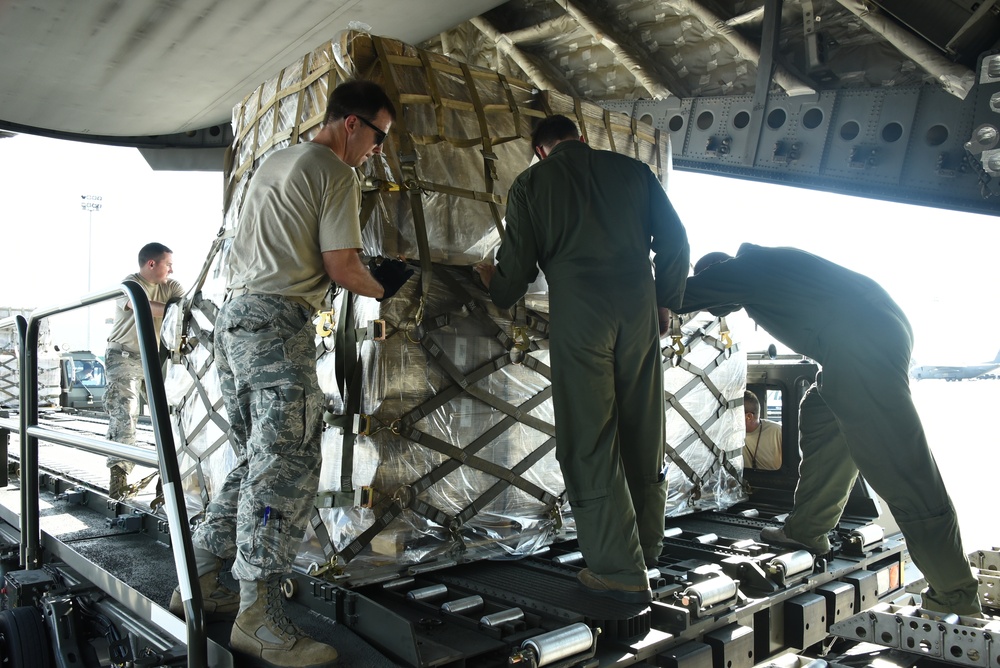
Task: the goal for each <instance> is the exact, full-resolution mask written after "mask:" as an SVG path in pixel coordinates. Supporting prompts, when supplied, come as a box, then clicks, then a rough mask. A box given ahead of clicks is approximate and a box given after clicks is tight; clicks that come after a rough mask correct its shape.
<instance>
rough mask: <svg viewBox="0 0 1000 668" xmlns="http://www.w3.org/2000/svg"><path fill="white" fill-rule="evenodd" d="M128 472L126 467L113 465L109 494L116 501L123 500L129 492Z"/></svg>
mask: <svg viewBox="0 0 1000 668" xmlns="http://www.w3.org/2000/svg"><path fill="white" fill-rule="evenodd" d="M128 491H129V490H128V473H127V472H126V471H125V469H124V467H121V466H118V465H117V464H115V465H114V466H112V467H111V480H110V481H109V482H108V496H109V497H110V498H112V499H115V500H116V501H119V500H122V499H124V498H125V496H126V494H128Z"/></svg>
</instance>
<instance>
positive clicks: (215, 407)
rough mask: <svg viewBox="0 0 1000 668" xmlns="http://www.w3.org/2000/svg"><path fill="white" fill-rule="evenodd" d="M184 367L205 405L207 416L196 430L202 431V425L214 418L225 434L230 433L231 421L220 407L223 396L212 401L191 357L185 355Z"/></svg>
mask: <svg viewBox="0 0 1000 668" xmlns="http://www.w3.org/2000/svg"><path fill="white" fill-rule="evenodd" d="M184 369H185V370H186V371H187V372H188V374H190V376H191V378H193V379H194V389H195V391H196V392H197V393H198V397H199V398H200V399H201V403H202V405H204V407H205V417H204V418H202V421H201V422H200V423H199V424H198V425H197V426H196V427H195V429H194V431H196V432H197V431H200V430H201V428H202V427H204V426H205V424H206V423H207V421H208V420H212V422H214V423H215V425H216V426H217V427H218V428H219V429H221V430H222V433H223V434H228V433H229V422H227V421H226V420H225V418H223V417H222V416H221V415H220V414H219V409H220V408H222V397H221V396H220V397H219V401H218V402H217V403H214V404H213V403H212V400H211V399H210V398H209V397H208V392H206V391H205V386H204V385H202V383H201V377H200V376H199V374H198V372H197V371H195V369H194V365H193V364H192V363H191V358H190V357H187V356H185V357H184Z"/></svg>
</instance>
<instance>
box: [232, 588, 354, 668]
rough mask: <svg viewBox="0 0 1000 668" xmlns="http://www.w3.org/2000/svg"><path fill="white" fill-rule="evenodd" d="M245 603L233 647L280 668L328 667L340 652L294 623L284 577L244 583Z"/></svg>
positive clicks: (238, 621)
mask: <svg viewBox="0 0 1000 668" xmlns="http://www.w3.org/2000/svg"><path fill="white" fill-rule="evenodd" d="M240 593H241V595H242V596H241V598H242V599H243V600H242V604H241V606H240V607H241V610H240V614H239V616H238V617H236V623H235V624H233V632H232V634H231V635H230V636H229V646H230V647H231V648H232V649H233V650H234V651H236V652H241V653H243V654H246V655H247V656H249V657H251V658H253V659H256V660H260V661H264V662H266V663H267V664H268V665H271V666H275V667H277V668H326V666H332V665H333V664H335V663H336V662H337V650H336V649H334V648H333V647H331V646H330V645H326V644H324V643H321V642H318V641H316V640H313V639H312V638H310V637H309V636H308V635H306V633H305V632H304V631H302V630H301V629H299V628H298V627H296V626H295V624H293V623H292V620H290V619H289V618H288V617H287V616H286V615H285V611H284V608H283V607H282V600H283V599H282V594H281V576H280V575H272V576H271V577H269V578H268V579H267V580H258V581H242V580H241V581H240Z"/></svg>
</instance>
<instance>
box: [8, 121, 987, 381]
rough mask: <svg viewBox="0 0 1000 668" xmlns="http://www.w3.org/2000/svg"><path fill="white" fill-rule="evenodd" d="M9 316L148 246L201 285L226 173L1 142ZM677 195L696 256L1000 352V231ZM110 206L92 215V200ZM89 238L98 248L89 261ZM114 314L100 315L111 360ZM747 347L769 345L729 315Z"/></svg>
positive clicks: (920, 212)
mask: <svg viewBox="0 0 1000 668" xmlns="http://www.w3.org/2000/svg"><path fill="white" fill-rule="evenodd" d="M0 187H2V189H0V229H2V230H3V261H2V262H0V306H3V307H22V308H37V307H52V306H59V305H64V304H69V303H72V302H74V301H76V299H78V298H79V297H80V296H82V295H84V294H86V293H87V292H88V289H87V286H88V268H89V285H90V286H91V290H90V291H93V292H96V291H99V290H103V289H107V288H111V287H113V286H115V285H116V284H117V283H119V282H120V281H121V280H122V279H123V278H124V277H125V276H126V275H128V274H129V273H131V272H134V271H136V270H137V268H138V264H137V260H136V254H137V252H138V250H139V248H140V247H141V246H142V245H143V244H145V243H148V242H150V241H159V242H160V243H164V244H166V245H167V246H169V247H170V248H171V249H173V251H174V258H173V259H174V272H175V273H174V278H176V279H177V280H179V281H180V282H181V283H182V284H183V285H184V286H185V287H187V286H190V285H191V283H192V282H193V281H194V279H195V278H196V276H197V274H198V272H199V271H200V269H201V266H202V264H203V262H204V261H205V258H206V256H207V253H208V251H209V248H210V246H211V243H212V240H213V239H214V238H215V235H216V233H217V232H218V229H219V227H220V226H221V224H222V192H223V179H222V174H221V173H218V172H154V171H153V170H152V169H151V168H150V167H149V166H148V165H147V164H146V162H145V160H143V158H142V156H141V155H140V154H139V152H138V151H137V150H135V149H129V148H117V147H108V146H99V145H94V144H83V143H77V142H67V141H61V140H55V139H47V138H41V137H33V136H28V135H19V136H16V137H13V138H10V139H2V140H0ZM668 193H669V195H670V198H671V200H672V202H673V204H674V207H675V208H676V209H677V211H678V213H679V214H680V216H681V219H682V220H683V221H684V224H685V227H686V228H687V232H688V237H689V240H690V243H691V256H692V259H696V258H698V257H700V256H701V255H703V254H704V253H707V252H710V251H716V250H721V251H725V252H728V253H730V254H734V253H735V252H736V250H737V249H738V248H739V245H740V244H741V243H742V242H744V241H750V242H753V243H757V244H761V245H765V246H794V247H797V248H801V249H803V250H807V251H809V252H812V253H815V254H817V255H821V256H823V257H826V258H827V259H830V260H832V261H834V262H837V263H838V264H842V265H844V266H846V267H848V268H850V269H853V270H855V271H858V272H861V273H863V274H866V275H868V276H870V277H871V278H873V279H875V280H876V281H878V282H879V283H880V284H882V286H883V287H885V288H886V290H888V291H889V294H891V295H892V296H893V297H894V299H895V300H896V301H897V302H898V303H899V304H900V306H901V307H902V308H903V310H904V311H905V312H906V314H907V316H908V317H909V318H910V321H911V323H912V324H913V326H914V331H915V335H916V345H915V348H914V358H915V359H917V360H919V361H920V362H921V363H959V364H960V363H974V362H979V361H985V360H990V359H993V357H994V356H995V354H996V352H997V350H998V349H1000V300H998V299H997V297H998V294H997V293H998V289H997V286H996V273H997V272H996V267H995V264H996V262H997V256H998V250H1000V219H997V218H996V217H993V216H983V215H974V214H966V213H959V212H953V211H946V210H942V209H931V208H926V207H917V206H909V205H903V204H896V203H889V202H881V201H877V200H870V199H863V198H856V197H847V196H843V195H834V194H831V193H823V192H818V191H810V190H805V189H800V188H792V187H788V186H777V185H770V184H764V183H756V182H751V181H743V180H738V179H730V178H724V177H718V176H709V175H703V174H694V173H691V172H681V171H674V172H673V173H672V174H671V175H670V178H669V183H668ZM83 195H98V196H100V197H102V209H101V211H99V212H97V213H94V214H92V215H91V216H88V214H87V213H86V212H84V211H83V210H82V209H81V206H80V204H81V196H83ZM88 240H89V241H90V242H91V250H90V258H89V261H88ZM111 315H112V311H111V306H110V304H109V305H107V306H105V307H101V306H96V307H93V309H92V322H91V331H90V337H89V338H90V339H91V342H90V347H92V348H96V349H98V350H102V349H103V341H104V339H105V338H106V335H107V330H108V328H109V327H110V325H108V324H107V323H106V322H105V321H106V320H107V319H108V318H110V317H111ZM729 320H730V325H731V326H732V327H733V331H734V335H736V336H737V338H738V340H742V341H744V342H745V344H746V345H745V346H744V347H745V348H748V346H749V348H748V349H751V350H756V349H762V348H763V347H765V346H766V345H767V343H769V342H771V339H770V338H769V337H767V336H766V334H765V333H762V332H755V331H754V328H753V325H752V323H750V322H748V321H747V322H743V321H741V320H740V319H738V318H733V317H731V318H730V319H729ZM52 328H53V336H54V338H55V339H56V342H57V343H58V342H62V343H63V345H69V346H70V347H72V348H85V347H87V345H86V343H87V338H88V337H87V326H86V318H85V317H83V316H82V315H81V316H75V317H70V316H63V317H62V318H61V319H60V320H59V321H58V322H55V321H54V322H53V324H52Z"/></svg>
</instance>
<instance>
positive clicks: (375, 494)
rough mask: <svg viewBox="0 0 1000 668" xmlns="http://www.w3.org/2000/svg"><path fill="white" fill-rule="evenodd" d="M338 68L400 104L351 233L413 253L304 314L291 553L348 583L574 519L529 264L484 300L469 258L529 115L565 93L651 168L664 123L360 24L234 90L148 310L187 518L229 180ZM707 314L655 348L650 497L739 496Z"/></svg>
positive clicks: (662, 152)
mask: <svg viewBox="0 0 1000 668" xmlns="http://www.w3.org/2000/svg"><path fill="white" fill-rule="evenodd" d="M356 77H357V78H368V79H373V80H375V81H378V82H380V83H382V84H383V85H384V87H385V88H386V90H387V92H389V94H390V96H391V97H392V98H393V100H394V102H395V104H396V106H397V110H398V117H397V120H396V122H395V123H394V124H393V127H392V130H391V132H390V135H389V138H388V139H387V140H386V144H385V147H384V151H383V154H382V155H380V156H375V157H374V158H373V159H371V160H370V161H369V165H368V166H367V167H366V168H365V173H364V174H363V175H362V181H363V183H364V185H365V189H366V191H367V192H366V196H365V198H364V204H363V209H362V221H363V224H364V230H363V239H364V245H365V248H364V253H365V254H366V255H367V256H371V257H376V256H388V257H395V256H397V255H402V256H405V257H406V258H408V260H409V261H410V262H411V264H412V265H413V266H414V269H415V270H416V272H417V273H416V276H415V277H414V278H413V279H411V280H410V281H409V282H408V283H407V284H406V285H405V286H404V287H403V289H402V290H401V291H400V292H399V293H398V294H397V295H396V296H395V297H393V298H392V299H390V300H386V301H385V302H384V303H380V302H377V301H375V300H373V299H368V298H364V297H358V296H355V295H351V294H348V293H344V292H343V291H341V292H340V293H338V294H337V295H336V297H335V298H334V301H333V304H332V308H331V309H330V310H329V311H325V312H321V313H319V314H317V317H316V319H315V324H316V328H317V337H316V344H317V348H316V358H317V371H318V375H319V380H320V386H321V387H322V389H323V391H324V393H325V395H326V404H327V405H326V414H325V422H326V425H325V430H324V434H323V441H322V448H323V467H322V472H321V480H320V489H319V492H318V494H317V496H316V503H315V505H316V510H315V513H314V514H313V518H312V522H311V528H310V530H309V531H308V532H307V539H306V541H305V543H304V544H303V547H302V550H301V552H300V554H299V556H298V559H297V561H296V564H297V567H298V568H301V569H302V570H305V571H309V572H313V573H322V574H323V575H324V576H327V577H331V578H335V579H336V580H337V581H338V582H341V583H345V584H358V583H362V582H366V581H372V580H376V579H380V578H384V577H391V576H392V574H393V573H397V572H400V571H404V570H406V569H407V568H411V567H413V566H414V565H417V564H421V565H427V566H430V567H433V565H434V564H441V565H444V564H448V563H452V562H455V561H470V560H477V559H484V558H496V557H504V558H515V557H520V556H524V555H528V554H532V553H535V552H537V551H539V550H542V549H545V547H546V546H547V545H549V544H550V543H552V542H553V541H558V540H563V539H567V538H572V537H573V535H574V524H573V517H572V509H571V508H570V507H569V505H568V504H567V503H566V500H565V498H564V490H565V487H564V485H563V481H562V476H561V473H560V471H559V466H558V463H557V462H556V460H555V456H554V450H555V433H556V426H555V424H554V418H553V414H552V402H551V398H550V395H551V384H550V373H549V367H548V343H549V342H548V299H547V295H546V294H545V292H544V282H540V283H539V287H538V288H537V291H536V292H533V293H532V294H529V295H527V296H526V298H525V299H524V300H522V302H521V303H519V304H518V305H517V306H516V307H515V308H514V309H510V310H501V309H497V308H496V307H495V306H493V304H492V303H491V302H490V300H489V297H488V295H487V293H486V291H485V290H484V289H483V287H482V285H481V283H480V282H479V281H478V279H477V278H476V275H475V272H474V271H473V269H472V265H473V264H474V263H476V262H479V261H481V260H483V259H484V258H488V257H491V255H492V253H493V252H494V251H495V249H496V247H497V246H498V245H499V243H500V239H501V236H502V232H503V214H504V205H505V196H506V192H507V189H508V187H509V185H510V183H511V182H512V181H513V179H514V177H516V176H517V174H519V173H520V172H521V171H523V170H524V169H525V168H526V167H528V165H529V163H530V161H531V158H532V152H531V149H530V140H529V135H530V130H531V122H532V119H534V118H540V117H543V116H545V115H547V114H550V113H564V114H567V115H569V116H570V117H572V118H574V119H575V120H576V121H577V123H578V125H579V126H580V127H581V129H582V131H583V133H584V134H585V136H586V137H587V139H588V141H589V142H590V143H591V144H592V145H594V146H596V147H597V148H605V149H609V150H615V151H618V152H622V153H626V154H628V155H632V156H634V157H637V158H639V159H641V160H643V161H644V162H646V163H647V164H648V165H650V168H651V169H653V170H654V173H656V174H657V175H658V176H659V177H660V179H661V180H662V181H664V182H665V180H666V176H667V172H668V168H669V144H668V142H667V138H666V136H665V135H662V134H660V133H659V132H658V131H657V130H655V129H653V128H651V127H650V126H648V125H646V124H644V123H639V122H637V121H635V120H634V119H632V118H630V117H627V116H624V115H621V114H616V113H611V112H608V111H606V110H604V109H602V108H600V107H599V106H597V105H594V104H592V103H589V102H585V101H582V100H578V99H574V98H569V97H566V96H563V95H559V94H554V93H546V92H540V91H537V90H534V89H532V87H531V86H530V85H528V84H526V83H524V82H522V81H518V80H515V79H511V78H508V77H504V76H502V75H500V74H498V73H496V72H492V71H489V70H485V69H482V68H476V67H471V66H469V65H465V64H463V63H460V62H458V61H455V60H452V59H449V58H445V57H443V56H441V55H439V54H434V53H430V52H427V51H422V50H420V49H416V48H414V47H412V46H408V45H405V44H402V43H400V42H398V41H394V40H390V39H385V38H381V37H375V36H371V35H367V34H364V33H357V32H351V33H347V34H345V35H344V36H343V37H342V38H341V39H340V40H337V41H333V42H329V43H326V44H323V45H321V46H320V47H319V48H317V49H315V50H313V51H312V52H311V53H309V54H307V55H306V56H305V57H303V58H302V59H300V60H298V61H296V62H295V63H293V64H292V65H290V66H289V67H286V68H285V69H283V70H282V71H281V72H279V73H278V74H277V75H276V76H275V77H272V78H271V79H269V80H268V81H266V82H265V83H264V84H262V85H261V86H260V87H258V88H257V89H256V90H255V91H254V92H253V93H251V95H249V96H248V97H247V98H246V99H245V100H244V101H243V102H242V103H241V104H240V105H239V106H238V107H237V108H236V109H235V110H234V119H233V122H234V128H235V140H234V145H233V147H232V150H231V152H230V159H229V161H228V167H227V193H226V210H225V215H224V223H223V226H222V229H221V230H220V233H219V236H218V239H217V240H216V242H215V243H214V244H213V247H212V250H211V252H210V255H209V261H207V262H206V264H205V267H204V269H203V272H202V276H201V277H199V280H198V284H197V286H196V289H195V290H193V291H192V294H193V296H192V297H190V298H188V299H186V300H185V301H184V302H183V303H182V304H180V305H178V306H177V307H172V308H171V309H170V310H169V311H168V314H167V317H166V318H165V320H164V327H163V342H164V345H165V346H167V347H169V348H171V350H172V357H171V363H170V366H169V368H168V373H167V374H166V383H167V388H168V400H169V402H170V404H171V406H172V407H173V411H174V426H175V430H176V435H175V436H176V442H177V445H178V457H179V460H180V463H181V470H182V474H183V478H184V481H185V490H186V493H187V502H188V508H189V512H190V514H191V516H192V517H193V518H194V519H197V516H198V515H199V513H200V512H201V511H202V509H203V508H204V507H205V505H206V504H207V503H208V501H209V499H211V497H212V494H213V493H214V490H216V489H218V488H219V487H220V486H221V484H222V482H223V480H224V479H225V476H226V474H227V473H228V472H229V470H230V468H231V467H232V466H233V464H234V455H233V453H232V450H231V448H229V447H228V441H227V437H226V433H227V430H228V424H227V422H226V418H225V414H224V410H223V408H222V399H221V392H220V388H219V382H218V377H217V375H216V373H215V370H214V368H213V364H212V351H213V346H212V328H213V323H214V321H215V316H216V314H217V313H218V308H219V306H220V305H221V304H222V298H223V295H224V288H225V273H226V266H227V262H226V260H227V253H228V250H229V245H230V243H229V240H230V239H231V237H232V235H233V234H234V231H235V226H236V224H237V221H238V215H239V209H240V206H241V204H242V201H243V196H244V194H245V192H246V188H247V185H248V184H249V182H250V180H251V179H252V178H253V173H254V169H255V168H256V166H257V165H259V163H260V161H261V160H263V159H265V158H266V156H267V154H268V153H269V152H270V151H273V150H277V149H279V148H282V147H284V146H288V145H290V144H292V143H295V142H299V141H304V140H307V139H308V138H309V137H311V136H312V135H313V134H314V133H315V131H316V130H317V129H318V127H319V124H320V122H321V120H322V115H323V111H324V108H325V103H326V99H327V96H328V94H329V91H331V90H332V89H333V88H334V87H335V86H336V85H338V84H339V83H340V82H342V81H344V80H347V79H350V78H356ZM722 328H724V323H723V322H721V321H719V320H718V319H713V318H710V317H708V316H700V315H699V316H696V317H693V318H685V319H684V322H683V324H681V325H680V326H679V329H678V330H676V333H677V337H676V338H675V339H673V340H671V343H670V345H669V346H667V347H666V348H665V354H667V355H668V357H667V360H666V362H665V378H666V386H667V392H666V393H665V397H664V402H665V403H664V406H665V410H666V411H667V425H668V436H667V444H668V450H669V451H670V458H671V462H670V468H669V484H670V493H669V494H670V498H669V501H668V504H669V507H668V514H682V513H686V512H692V511H693V510H697V509H704V508H724V507H727V506H729V505H731V504H733V503H735V502H737V501H739V500H742V498H744V496H743V490H742V486H741V466H742V463H741V457H740V453H741V448H742V443H743V421H742V415H741V413H742V411H741V409H740V407H739V404H740V403H741V402H742V392H743V386H744V385H745V378H746V364H745V358H744V357H743V355H742V354H741V353H740V352H739V347H738V346H736V345H730V344H731V342H730V341H729V340H728V338H727V336H726V335H724V334H723V333H722ZM678 339H679V340H678ZM678 349H683V354H681V355H679V356H678V355H677V354H676V350H678Z"/></svg>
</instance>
